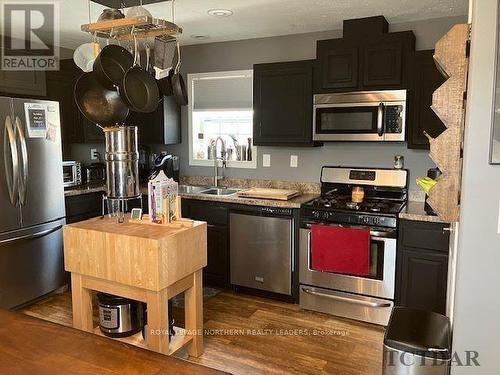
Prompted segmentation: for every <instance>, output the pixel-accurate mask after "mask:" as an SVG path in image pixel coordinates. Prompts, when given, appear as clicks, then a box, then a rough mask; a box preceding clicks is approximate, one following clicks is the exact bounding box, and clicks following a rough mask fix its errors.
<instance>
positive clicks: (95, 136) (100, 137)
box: [80, 114, 104, 143]
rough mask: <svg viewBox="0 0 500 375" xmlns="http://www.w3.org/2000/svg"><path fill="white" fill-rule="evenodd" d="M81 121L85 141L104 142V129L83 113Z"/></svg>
mask: <svg viewBox="0 0 500 375" xmlns="http://www.w3.org/2000/svg"><path fill="white" fill-rule="evenodd" d="M80 121H81V124H82V128H83V138H84V141H85V143H104V132H103V131H102V129H99V127H98V126H97V125H96V124H94V123H93V122H91V121H89V120H87V119H86V118H85V117H84V116H83V115H82V114H81V115H80Z"/></svg>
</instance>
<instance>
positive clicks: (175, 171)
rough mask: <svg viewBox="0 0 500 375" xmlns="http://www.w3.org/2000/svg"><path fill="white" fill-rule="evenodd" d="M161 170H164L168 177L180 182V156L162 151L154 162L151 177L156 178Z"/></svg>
mask: <svg viewBox="0 0 500 375" xmlns="http://www.w3.org/2000/svg"><path fill="white" fill-rule="evenodd" d="M160 171H163V172H164V173H165V175H166V176H167V177H168V178H173V179H174V181H176V182H179V157H178V156H175V155H169V154H167V153H166V152H162V153H161V154H160V155H158V157H157V158H156V159H155V161H154V163H153V170H152V171H151V174H150V176H149V179H154V178H155V177H156V176H157V175H158V173H160Z"/></svg>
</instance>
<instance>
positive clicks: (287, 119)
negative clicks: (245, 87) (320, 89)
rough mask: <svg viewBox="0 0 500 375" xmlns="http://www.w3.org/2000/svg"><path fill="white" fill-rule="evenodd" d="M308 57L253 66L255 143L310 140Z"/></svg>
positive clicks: (310, 106) (309, 143) (283, 142)
mask: <svg viewBox="0 0 500 375" xmlns="http://www.w3.org/2000/svg"><path fill="white" fill-rule="evenodd" d="M312 79H313V67H312V62H311V61H297V62H288V63H276V64H259V65H255V66H254V94H253V95H254V145H258V146H260V145H277V146H279V145H311V144H312V105H313V103H312Z"/></svg>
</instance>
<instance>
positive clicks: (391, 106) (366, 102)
mask: <svg viewBox="0 0 500 375" xmlns="http://www.w3.org/2000/svg"><path fill="white" fill-rule="evenodd" d="M313 122H314V123H313V140H314V141H393V142H394V141H404V140H405V137H406V129H405V128H406V90H386V91H361V92H349V93H336V94H318V95H314V107H313Z"/></svg>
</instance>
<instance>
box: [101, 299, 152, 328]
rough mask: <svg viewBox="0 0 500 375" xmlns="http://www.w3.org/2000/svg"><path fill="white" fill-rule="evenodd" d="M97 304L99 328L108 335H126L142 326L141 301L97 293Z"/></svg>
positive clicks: (142, 309) (142, 311)
mask: <svg viewBox="0 0 500 375" xmlns="http://www.w3.org/2000/svg"><path fill="white" fill-rule="evenodd" d="M97 300H98V304H99V328H100V330H101V332H102V333H103V334H104V335H106V336H108V337H127V336H132V335H134V334H136V333H137V332H140V331H141V330H142V328H143V327H144V306H143V303H142V302H137V301H134V300H131V299H127V298H122V297H118V296H113V295H111V294H106V293H97Z"/></svg>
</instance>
